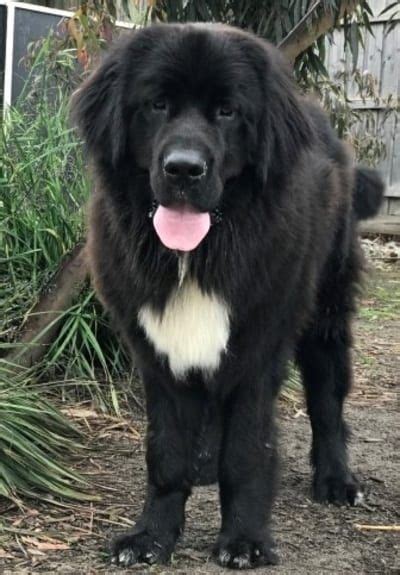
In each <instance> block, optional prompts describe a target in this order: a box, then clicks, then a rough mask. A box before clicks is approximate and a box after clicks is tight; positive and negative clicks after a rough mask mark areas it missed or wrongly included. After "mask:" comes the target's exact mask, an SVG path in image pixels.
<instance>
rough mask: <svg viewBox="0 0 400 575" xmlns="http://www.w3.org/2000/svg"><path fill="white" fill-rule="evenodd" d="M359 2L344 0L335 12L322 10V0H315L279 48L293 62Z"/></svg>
mask: <svg viewBox="0 0 400 575" xmlns="http://www.w3.org/2000/svg"><path fill="white" fill-rule="evenodd" d="M359 3H360V2H359V1H357V0H344V1H343V2H341V5H340V9H339V12H338V13H335V12H332V11H323V7H322V0H317V1H316V2H315V3H314V4H313V5H312V6H311V8H310V9H309V11H308V12H307V13H306V14H305V15H304V16H303V18H302V19H301V20H300V22H299V23H298V24H297V25H296V26H295V27H294V28H293V30H291V31H290V32H289V34H288V35H287V36H286V38H284V39H283V40H282V42H280V44H279V48H280V49H281V50H282V52H283V53H284V54H285V56H286V57H287V58H288V59H289V60H290V61H291V62H292V63H293V62H294V61H295V59H296V58H297V56H299V55H300V54H302V53H303V52H304V51H305V50H307V48H309V47H310V46H311V45H312V44H313V42H315V40H318V38H319V37H320V36H322V35H324V34H326V33H327V32H329V30H330V29H331V28H333V27H334V25H335V23H336V22H337V21H338V20H341V19H342V18H343V16H344V15H345V14H348V15H349V14H352V13H353V12H354V11H355V9H356V8H357V6H358V5H359ZM319 12H320V14H319V16H318V13H319Z"/></svg>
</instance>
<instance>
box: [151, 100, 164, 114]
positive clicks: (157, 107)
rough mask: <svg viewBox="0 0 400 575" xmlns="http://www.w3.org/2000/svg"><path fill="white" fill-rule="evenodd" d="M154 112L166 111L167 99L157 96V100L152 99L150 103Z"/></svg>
mask: <svg viewBox="0 0 400 575" xmlns="http://www.w3.org/2000/svg"><path fill="white" fill-rule="evenodd" d="M151 106H152V108H153V110H154V112H166V111H167V101H166V100H164V99H163V98H157V100H153V102H152V104H151Z"/></svg>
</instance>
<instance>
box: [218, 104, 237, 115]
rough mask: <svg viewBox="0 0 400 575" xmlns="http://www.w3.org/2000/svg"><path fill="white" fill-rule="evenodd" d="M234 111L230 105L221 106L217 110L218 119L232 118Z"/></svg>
mask: <svg viewBox="0 0 400 575" xmlns="http://www.w3.org/2000/svg"><path fill="white" fill-rule="evenodd" d="M234 113H235V112H234V109H233V107H232V106H231V105H230V104H221V105H220V106H218V108H217V118H232V117H233V115H234Z"/></svg>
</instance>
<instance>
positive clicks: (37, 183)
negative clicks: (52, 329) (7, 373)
mask: <svg viewBox="0 0 400 575" xmlns="http://www.w3.org/2000/svg"><path fill="white" fill-rule="evenodd" d="M50 52H51V43H50V41H46V42H44V43H43V46H42V47H41V48H40V50H39V52H38V53H37V55H36V58H35V60H34V63H33V67H32V70H31V72H30V76H29V80H28V82H27V85H26V86H25V89H24V93H23V98H22V99H21V100H20V101H19V102H18V103H17V105H16V106H15V107H14V108H12V109H10V110H9V112H8V114H7V116H6V119H5V121H4V122H3V123H2V125H1V127H0V198H1V199H0V354H3V355H4V353H5V352H6V351H9V350H10V349H11V348H12V347H13V346H15V345H16V344H17V340H18V330H19V329H20V327H21V325H23V323H24V321H25V319H26V316H27V314H28V313H29V312H30V311H31V310H32V308H33V307H34V305H35V304H36V303H37V301H38V299H39V297H40V293H41V291H42V290H43V289H46V286H47V285H48V282H49V280H50V279H51V277H52V275H53V274H54V272H55V271H56V269H57V267H58V266H59V264H60V262H61V261H62V259H63V257H64V256H66V255H67V254H68V253H69V252H70V251H71V250H72V248H73V247H74V246H75V245H76V244H77V243H78V242H79V241H82V240H84V237H85V209H86V203H87V200H88V196H89V192H90V187H91V183H90V180H89V179H88V177H87V166H86V162H85V159H84V156H83V152H82V144H81V142H80V141H79V140H78V138H77V135H76V133H75V131H74V130H73V129H72V127H71V125H70V120H69V115H70V114H69V101H70V93H71V88H70V85H69V83H68V82H67V80H66V81H65V82H64V84H63V82H62V81H60V77H61V76H60V69H62V66H64V68H65V70H66V72H67V73H66V77H67V78H68V77H69V76H68V73H69V71H70V67H71V54H70V53H69V52H68V51H67V52H66V53H65V54H64V56H63V55H62V54H58V55H57V60H56V66H57V70H58V77H57V83H56V84H54V82H53V81H52V75H51V74H49V71H48V62H49V60H48V59H49V57H50V56H49V54H50ZM63 58H64V60H63ZM59 324H60V330H59V332H58V335H57V337H56V339H55V340H54V342H53V343H52V345H51V346H50V348H49V350H48V352H47V354H46V356H45V358H44V360H43V361H42V362H41V363H40V365H37V366H36V376H37V377H40V378H41V379H46V378H47V379H48V378H50V379H68V380H76V381H77V382H80V381H82V382H85V383H83V384H80V383H77V387H81V388H82V389H83V391H85V392H88V393H89V395H91V396H92V397H93V398H94V399H96V400H97V402H98V403H99V404H100V406H101V407H102V408H107V407H109V408H111V409H113V410H114V411H118V409H119V405H118V395H117V393H116V389H115V386H114V383H113V382H114V380H116V379H119V378H121V377H126V372H127V366H128V362H127V358H126V356H125V354H124V352H123V350H122V349H121V347H120V345H119V344H118V342H117V341H116V339H115V338H114V336H113V335H112V334H111V332H110V329H109V326H108V320H107V318H106V316H105V315H104V312H103V310H102V309H101V306H100V304H99V303H98V302H97V301H96V298H95V297H94V293H93V291H92V290H91V289H90V287H89V286H87V287H86V288H85V290H84V291H83V293H82V294H81V295H80V296H79V297H78V298H77V300H76V301H75V302H73V305H72V306H71V308H70V309H68V310H66V311H65V312H64V313H63V316H62V318H61V320H60V321H59ZM99 381H101V382H103V383H101V384H100V383H99ZM82 389H81V391H82Z"/></svg>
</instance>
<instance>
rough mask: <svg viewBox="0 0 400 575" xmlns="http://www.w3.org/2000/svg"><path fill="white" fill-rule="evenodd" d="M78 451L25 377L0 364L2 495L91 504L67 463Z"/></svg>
mask: <svg viewBox="0 0 400 575" xmlns="http://www.w3.org/2000/svg"><path fill="white" fill-rule="evenodd" d="M81 449H82V445H81V443H80V434H79V433H78V431H77V430H76V429H75V428H74V427H73V426H72V424H71V423H70V422H69V421H68V420H67V419H66V418H65V417H64V416H63V415H62V414H61V413H60V412H59V411H58V410H57V409H56V408H55V407H54V406H52V405H51V404H50V403H49V401H47V400H46V399H44V398H43V397H42V396H41V395H40V394H39V393H38V392H37V391H35V390H34V389H33V386H32V385H31V382H30V380H29V376H28V374H24V373H20V374H19V375H18V376H17V375H16V373H15V368H14V366H12V365H10V364H7V363H6V362H4V361H3V362H0V496H3V497H6V498H9V499H12V500H14V501H16V502H17V503H19V500H20V497H24V496H35V497H40V496H41V494H49V493H51V494H52V495H55V496H57V497H62V498H66V499H78V500H87V499H93V497H92V496H90V495H89V494H88V493H87V486H88V485H87V482H86V481H85V480H84V479H83V478H82V477H81V476H80V475H79V474H78V473H76V472H74V471H72V470H71V469H69V467H68V465H67V464H66V459H68V458H71V456H72V455H73V454H76V453H77V452H79V451H80V450H81Z"/></svg>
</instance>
